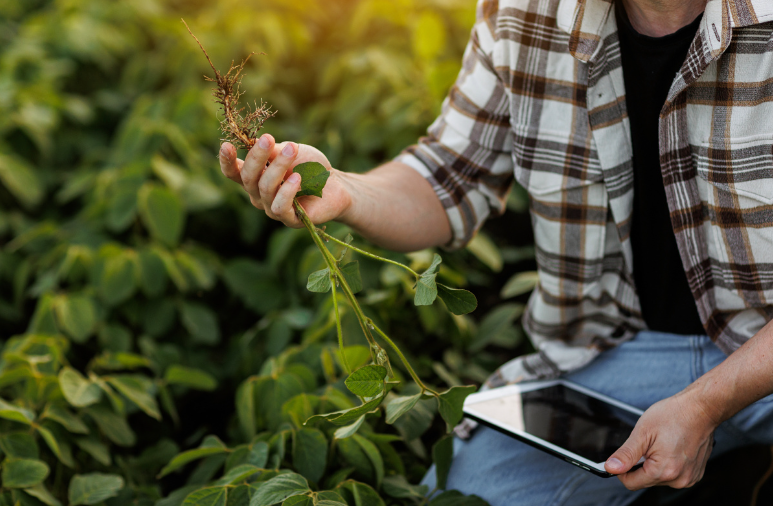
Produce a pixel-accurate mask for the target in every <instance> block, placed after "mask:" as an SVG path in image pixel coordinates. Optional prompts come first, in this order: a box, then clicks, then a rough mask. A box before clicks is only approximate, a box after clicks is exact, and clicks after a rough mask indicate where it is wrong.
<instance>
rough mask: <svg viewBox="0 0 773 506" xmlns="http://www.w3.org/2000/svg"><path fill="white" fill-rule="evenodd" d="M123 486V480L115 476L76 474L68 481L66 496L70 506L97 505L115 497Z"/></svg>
mask: <svg viewBox="0 0 773 506" xmlns="http://www.w3.org/2000/svg"><path fill="white" fill-rule="evenodd" d="M123 485H124V482H123V478H121V477H120V476H118V475H117V474H102V473H90V474H76V475H75V476H73V477H72V480H70V489H69V491H68V493H67V496H68V498H69V500H70V506H76V505H78V504H97V503H100V502H102V501H104V500H105V499H109V498H111V497H115V496H117V495H118V491H119V490H121V489H122V488H123Z"/></svg>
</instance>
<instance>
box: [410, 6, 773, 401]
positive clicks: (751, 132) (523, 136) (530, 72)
mask: <svg viewBox="0 0 773 506" xmlns="http://www.w3.org/2000/svg"><path fill="white" fill-rule="evenodd" d="M631 156H632V155H631V140H630V127H629V120H628V116H627V114H626V102H625V89H624V83H623V72H622V67H621V62H620V47H619V44H618V36H617V26H616V21H615V15H614V8H613V5H612V0H499V1H497V0H479V3H478V11H477V21H476V24H475V26H474V28H473V31H472V36H471V39H470V42H469V45H468V47H467V49H466V52H465V56H464V62H463V67H462V70H461V72H460V74H459V77H458V80H457V81H456V84H455V85H454V87H453V88H452V89H451V91H450V93H449V95H448V97H447V99H446V101H445V102H444V105H443V109H442V113H441V115H440V117H439V118H438V119H437V120H436V121H435V122H434V123H433V125H432V126H431V127H430V128H429V132H428V136H427V137H425V138H422V139H421V140H420V141H419V143H418V144H417V145H416V146H413V147H411V148H409V149H407V150H406V151H405V152H404V153H403V154H402V155H400V157H398V160H400V161H402V162H403V163H406V164H408V165H410V166H411V167H413V168H414V169H415V170H417V171H418V172H419V173H421V174H422V175H423V176H424V177H426V178H427V180H429V182H430V183H431V184H432V186H433V188H434V189H435V191H436V193H437V195H438V197H439V199H440V200H441V202H442V203H443V205H444V207H445V209H446V212H447V214H448V218H449V220H450V223H451V225H452V228H453V240H452V242H451V244H449V245H448V246H449V247H452V248H453V247H461V246H463V245H464V244H465V243H466V242H467V241H469V240H470V239H471V238H472V237H473V236H474V234H475V233H476V231H477V230H478V229H479V228H480V226H481V225H482V223H483V222H484V221H485V219H486V218H487V216H489V215H490V214H499V213H501V212H502V211H503V210H504V202H505V198H506V195H507V192H508V191H509V189H510V186H511V184H512V182H513V180H514V179H515V180H516V181H517V182H518V183H519V184H521V185H522V186H523V187H524V188H525V189H526V190H527V191H528V193H529V197H530V213H531V218H532V224H533V228H534V239H535V243H536V256H537V265H538V270H539V285H538V287H537V288H536V289H535V291H534V293H533V294H532V296H531V299H530V301H529V308H528V310H527V312H526V315H525V316H524V327H525V329H526V331H527V333H528V334H529V336H530V338H531V339H532V341H533V343H534V344H535V347H536V349H537V350H538V352H537V353H535V354H532V355H527V356H524V357H519V358H517V359H514V360H512V361H510V362H508V363H507V364H505V365H504V366H502V367H501V368H500V369H499V370H498V371H497V372H496V373H495V374H494V375H493V376H492V377H491V378H490V380H489V382H488V384H487V386H488V387H495V386H500V385H503V384H507V383H512V382H517V381H521V380H528V379H537V378H548V377H553V376H557V375H559V374H562V373H564V372H567V371H571V370H573V369H577V368H579V367H582V366H584V365H586V364H587V363H588V362H590V361H591V360H592V359H593V358H594V357H596V356H597V355H598V354H599V353H600V352H601V351H602V350H604V349H607V348H610V347H612V346H615V345H616V344H618V343H619V342H621V341H623V340H625V339H629V338H631V337H632V336H633V335H634V334H635V333H636V332H637V331H639V330H642V329H645V328H646V325H645V323H644V321H643V320H642V317H641V313H640V307H639V301H638V298H637V295H636V288H635V286H634V281H633V277H632V265H633V264H632V250H631V241H630V227H631V213H632V204H633V184H632V182H633V168H632V159H631ZM660 162H661V169H662V174H663V182H664V184H665V188H666V194H667V199H668V205H669V209H670V215H671V222H672V225H673V229H674V233H675V234H676V239H677V244H678V247H679V252H680V254H681V258H682V262H683V265H684V269H685V272H686V274H687V278H688V281H689V285H690V288H691V290H692V293H693V296H694V298H695V302H696V304H697V307H698V312H699V314H700V317H701V320H702V323H703V325H704V327H705V329H706V332H707V333H708V335H709V336H711V338H712V339H713V340H714V341H715V342H716V343H717V345H718V346H719V347H720V348H721V349H722V350H723V351H725V352H726V353H731V352H732V351H733V350H735V349H737V348H738V347H739V346H741V345H742V344H743V343H744V342H746V341H747V340H748V339H749V338H750V337H752V336H753V335H754V334H755V333H756V332H757V331H758V330H759V329H760V328H761V327H762V326H763V325H765V324H766V323H767V322H768V321H769V320H770V319H771V318H772V317H773V306H772V305H771V302H773V0H709V1H708V4H707V6H706V10H705V13H704V15H703V19H702V21H701V24H700V28H699V29H698V32H697V35H696V37H695V39H694V41H693V44H692V46H691V47H690V49H689V51H688V54H687V58H686V60H685V62H684V64H683V65H682V68H681V70H680V71H679V73H678V74H677V75H676V77H675V79H674V82H673V84H672V86H671V90H670V92H669V95H668V99H667V101H666V103H665V105H664V106H663V109H662V111H661V114H660Z"/></svg>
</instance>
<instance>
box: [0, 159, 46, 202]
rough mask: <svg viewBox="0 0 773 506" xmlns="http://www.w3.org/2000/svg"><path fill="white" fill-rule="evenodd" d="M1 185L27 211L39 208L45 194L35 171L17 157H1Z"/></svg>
mask: <svg viewBox="0 0 773 506" xmlns="http://www.w3.org/2000/svg"><path fill="white" fill-rule="evenodd" d="M0 184H2V185H3V186H5V187H6V189H8V191H9V192H10V193H11V195H13V196H14V197H16V199H17V200H18V201H19V202H20V203H21V204H22V205H23V206H24V207H26V208H27V209H31V208H33V207H35V206H37V205H38V203H40V200H41V199H42V198H43V195H44V194H45V191H44V186H43V183H42V181H41V179H40V178H39V177H38V175H37V173H36V171H35V169H34V168H33V167H32V166H31V165H29V164H27V162H26V161H25V160H24V159H23V158H19V157H16V156H10V155H0Z"/></svg>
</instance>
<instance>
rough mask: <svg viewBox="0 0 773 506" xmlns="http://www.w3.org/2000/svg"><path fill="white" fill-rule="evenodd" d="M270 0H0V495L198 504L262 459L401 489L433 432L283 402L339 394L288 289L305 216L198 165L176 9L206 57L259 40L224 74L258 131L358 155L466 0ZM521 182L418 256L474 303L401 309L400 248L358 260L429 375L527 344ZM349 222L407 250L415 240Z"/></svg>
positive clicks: (396, 108) (361, 163)
mask: <svg viewBox="0 0 773 506" xmlns="http://www.w3.org/2000/svg"><path fill="white" fill-rule="evenodd" d="M277 3H278V2H268V1H262V0H261V1H251V2H250V1H248V2H245V1H240V2H236V1H235V0H233V1H230V0H229V1H220V2H195V1H185V2H182V1H174V0H163V1H162V0H136V1H132V2H119V3H114V2H102V1H98V0H93V1H90V0H59V1H56V2H54V1H50V0H6V1H5V2H2V3H0V244H1V245H2V250H1V251H0V335H1V336H2V337H3V339H4V344H3V351H2V365H1V366H0V398H2V399H3V404H2V405H0V434H1V435H0V450H2V452H3V457H2V458H3V463H2V470H1V471H0V474H1V475H0V479H1V480H2V487H3V488H2V495H1V496H0V497H2V500H3V501H5V502H9V503H11V502H12V503H13V504H16V503H17V502H21V503H22V504H25V505H26V504H30V505H32V504H39V502H41V501H42V502H43V503H46V504H51V505H53V504H57V501H59V502H62V503H70V504H96V503H101V502H104V501H106V502H108V503H110V504H123V503H129V502H132V503H143V504H151V503H155V502H158V501H160V506H163V505H173V504H179V503H181V502H182V501H183V500H184V499H185V498H186V497H188V496H189V495H190V494H192V493H193V494H198V495H195V496H193V499H191V500H192V501H194V503H201V504H204V503H207V504H220V503H219V501H224V502H227V503H229V504H239V503H240V498H243V497H245V496H244V494H247V496H249V494H250V493H252V492H251V489H250V487H251V486H252V488H253V489H254V488H256V487H255V486H254V485H249V483H251V482H253V481H255V480H261V481H264V482H267V481H268V480H270V479H272V478H274V477H275V476H274V474H276V473H278V472H279V471H278V469H283V470H285V471H282V472H283V473H286V470H292V471H293V472H294V475H297V476H302V477H303V478H302V479H304V480H306V483H307V484H308V485H309V486H310V487H312V488H313V490H314V491H315V492H307V491H306V490H311V489H304V488H303V483H302V482H300V479H299V478H297V477H294V478H291V479H290V482H291V483H292V480H295V483H296V485H297V487H296V488H295V489H294V490H296V491H300V492H299V496H298V498H297V499H292V498H290V499H288V500H290V501H298V502H303V501H306V500H307V499H305V498H306V497H308V500H309V501H312V502H315V501H316V503H320V502H323V501H338V502H340V500H343V501H344V502H346V503H348V504H350V505H354V504H380V502H379V501H384V502H386V503H408V504H412V503H415V502H419V501H420V498H419V494H418V491H417V490H416V489H415V488H413V486H412V485H410V484H415V483H418V481H419V480H420V478H421V476H422V475H423V473H424V472H425V470H426V468H427V466H428V465H429V464H430V462H431V459H432V456H431V454H432V447H433V446H434V445H435V444H436V443H437V441H438V440H439V439H440V438H441V436H442V434H443V433H445V430H446V427H445V426H444V423H443V422H442V421H440V419H435V416H434V412H433V411H434V409H435V408H434V406H433V403H434V401H430V402H427V401H419V404H418V407H417V408H415V409H414V410H413V411H411V413H414V414H413V415H411V416H410V417H404V419H401V420H402V421H401V420H398V422H396V423H395V424H393V425H390V424H386V422H385V420H384V417H383V416H379V415H377V414H374V415H371V416H369V417H367V418H365V420H364V421H363V423H362V425H361V427H360V428H359V431H358V432H357V434H356V435H355V436H352V437H349V438H345V439H337V438H336V437H335V431H336V430H338V428H337V427H335V426H331V425H330V424H329V423H328V422H323V421H319V422H314V423H315V424H318V425H315V424H311V425H307V426H303V424H302V422H303V420H305V419H306V418H308V416H307V415H313V414H319V413H324V412H329V411H335V410H342V409H347V408H349V407H351V406H353V405H354V404H353V403H354V402H355V401H356V399H354V398H353V397H351V396H349V395H348V394H347V393H346V392H347V389H346V387H345V386H344V384H343V379H344V369H343V366H342V360H341V359H342V357H341V355H340V353H338V352H337V351H336V330H335V322H334V321H333V320H331V318H330V314H331V311H330V310H331V302H330V297H329V296H326V295H320V294H313V293H309V292H308V291H307V290H306V284H307V279H308V276H309V275H310V274H311V273H312V272H315V271H318V270H320V269H323V268H324V267H325V266H324V265H323V264H322V263H321V259H320V257H319V255H318V253H317V252H316V251H315V250H314V248H315V246H314V245H313V244H312V242H311V239H310V238H309V237H308V234H306V232H305V231H303V230H300V231H298V230H289V229H284V228H281V227H278V226H276V225H275V224H274V223H271V222H269V221H268V220H265V219H264V217H263V215H262V213H259V212H256V211H255V210H254V209H253V208H252V207H251V206H250V205H249V202H248V201H247V199H246V198H245V195H244V193H243V191H241V190H240V189H238V188H237V187H236V185H233V183H230V182H228V181H224V178H222V176H221V175H220V174H219V171H218V169H217V164H216V160H215V157H214V154H215V153H217V149H218V140H219V139H218V137H219V135H218V132H217V125H216V123H215V121H217V119H218V118H217V116H216V108H215V106H214V104H212V103H211V97H210V95H209V90H208V89H207V87H206V86H203V85H202V82H201V75H202V74H203V73H205V72H206V70H207V68H208V67H207V63H206V61H205V60H204V59H203V58H201V56H200V54H199V53H198V52H197V51H198V48H196V47H195V46H194V45H192V44H191V43H190V38H189V37H188V35H187V33H186V32H185V31H184V27H183V26H182V24H181V23H180V22H179V18H180V17H181V16H184V17H185V18H186V20H187V21H188V22H189V23H191V25H195V26H196V27H197V28H196V33H197V36H199V38H200V39H202V42H203V43H204V44H205V45H206V47H207V49H208V51H209V52H210V55H211V56H212V57H213V60H214V61H215V62H216V63H219V64H224V65H225V64H227V63H228V62H230V61H231V60H232V59H235V58H236V59H239V58H241V57H243V56H246V55H247V54H248V53H249V52H251V51H265V52H266V53H268V55H269V56H268V57H261V58H259V59H257V58H255V59H253V60H251V62H250V64H249V67H248V70H249V71H248V72H246V77H245V80H244V89H245V90H246V91H247V92H248V93H247V95H246V96H245V99H248V100H250V101H252V100H255V101H258V102H259V101H260V98H261V97H265V98H266V99H270V101H271V102H272V104H273V105H274V106H276V108H277V110H279V111H280V115H279V116H278V117H277V118H275V119H273V120H272V121H271V122H270V124H267V131H269V132H271V133H272V134H274V135H275V136H276V137H277V138H278V139H280V140H282V139H292V140H296V141H298V142H305V143H310V144H313V145H315V146H317V147H319V148H320V149H322V151H323V152H325V154H326V155H328V157H329V158H330V160H331V162H332V163H333V165H334V166H336V167H337V168H340V169H343V170H349V171H358V170H364V169H367V168H370V167H372V166H375V165H376V164H378V163H380V162H382V161H384V160H386V159H388V158H390V157H391V156H393V155H395V154H397V153H398V152H399V151H400V149H402V148H403V147H405V146H406V145H408V144H410V143H412V142H414V141H415V140H416V138H418V137H419V136H420V135H421V134H422V132H423V131H424V129H425V128H426V125H427V124H428V123H429V122H430V121H431V120H432V119H434V116H435V115H436V114H437V112H438V110H439V104H440V101H441V100H442V97H443V96H444V94H445V92H446V90H447V88H448V86H449V85H450V83H451V82H452V81H453V78H454V76H455V74H456V72H457V70H458V65H459V60H460V55H461V50H462V49H463V47H464V44H465V42H466V39H467V35H468V30H469V27H470V26H471V23H472V20H473V9H474V5H473V2H469V1H467V0H463V1H458V2H457V1H450V0H445V1H441V0H436V1H429V0H426V1H421V0H411V1H405V0H400V1H395V0H390V1H371V0H361V1H352V0H329V1H325V2H323V1H321V0H299V1H295V2H286V3H284V2H283V3H282V5H277ZM235 13H236V14H235ZM524 206H525V200H524V199H523V198H522V193H520V192H518V191H516V193H515V194H514V198H513V199H512V202H511V208H512V211H510V212H509V213H508V214H507V215H506V216H505V217H504V218H501V219H499V220H493V221H492V222H491V223H490V224H489V225H488V227H487V234H484V235H482V236H480V237H479V238H478V239H476V241H475V242H474V243H473V244H472V245H471V247H470V248H468V249H467V250H465V251H461V252H455V253H453V254H447V253H446V254H444V255H443V256H444V262H443V264H441V266H440V268H439V271H438V279H439V280H440V281H441V282H443V283H446V284H449V285H450V286H464V285H467V287H468V289H471V290H472V291H473V292H474V293H475V294H476V295H477V297H478V299H479V302H480V308H479V309H478V310H477V311H476V312H475V313H474V314H473V315H468V316H452V315H449V314H448V313H447V311H445V309H444V308H442V307H441V306H440V304H439V303H436V304H435V305H431V306H422V307H420V308H418V311H416V309H414V308H413V307H412V305H413V304H412V300H413V297H414V291H413V283H414V280H413V279H412V277H411V276H410V275H409V274H408V273H407V272H405V271H402V270H399V269H398V268H396V267H394V266H383V265H381V264H378V263H376V262H373V261H371V259H368V258H367V257H366V258H360V259H359V261H360V270H361V272H362V284H363V291H362V294H361V301H362V304H363V310H364V311H365V313H366V314H367V316H368V317H369V318H372V319H373V321H374V322H376V323H377V324H378V325H379V327H380V328H383V329H384V330H385V331H387V332H388V333H389V335H390V336H392V337H393V338H394V339H395V340H397V341H398V342H399V343H401V345H402V346H403V350H404V351H405V352H406V355H407V356H408V358H409V360H410V361H411V363H413V364H414V365H415V368H416V371H417V374H419V376H420V377H421V378H426V380H427V381H428V382H429V384H431V385H433V386H437V387H438V388H447V387H449V386H453V385H461V384H476V383H479V382H481V381H483V380H484V379H485V377H486V375H487V374H488V373H489V372H490V371H491V370H493V369H494V368H495V367H496V366H497V365H498V364H500V363H501V362H503V361H504V360H506V359H507V358H510V357H512V356H514V355H516V354H518V353H521V352H524V351H527V348H528V345H527V344H526V343H525V342H524V341H523V338H522V331H521V330H520V328H519V327H518V326H517V324H516V321H517V319H518V317H519V316H520V313H521V312H522V309H523V306H522V302H523V295H518V294H522V293H525V292H528V290H529V289H530V287H531V286H533V282H534V279H533V276H530V275H528V274H526V275H521V276H519V277H518V278H516V279H515V281H513V282H511V283H509V284H508V285H507V287H506V290H507V293H506V295H513V296H518V297H520V298H517V299H515V300H516V301H517V302H510V301H507V302H505V303H500V300H501V299H500V296H499V295H500V294H499V292H500V289H501V288H502V287H503V286H504V285H505V282H506V281H507V280H508V279H509V278H510V275H511V274H515V273H516V270H528V269H529V268H531V265H530V264H529V262H531V260H530V258H531V256H532V251H531V248H530V247H529V245H528V241H529V237H530V234H529V229H528V227H529V225H528V218H527V217H526V216H524V215H523V214H522V213H523V210H524ZM327 232H328V233H330V234H331V235H333V236H335V237H337V238H338V239H341V240H343V239H344V238H345V236H346V235H347V233H348V231H347V230H345V229H344V228H343V227H340V226H337V225H333V226H329V227H328V228H327ZM524 241H525V242H524ZM353 245H355V246H357V247H360V248H363V249H366V250H368V251H372V252H374V253H377V254H379V255H382V256H386V257H388V258H392V259H395V260H398V261H401V262H406V263H408V264H409V266H410V267H411V268H412V269H414V270H415V271H417V272H423V271H424V270H426V269H427V268H429V266H430V264H431V263H432V259H433V252H431V251H423V252H419V253H416V254H412V255H408V256H404V255H395V254H393V253H390V252H383V251H378V250H375V249H373V248H372V247H371V246H369V245H367V244H364V243H360V242H359V241H358V240H357V239H355V241H354V243H353ZM524 261H525V263H524ZM341 309H342V311H343V314H342V325H343V327H344V328H343V331H344V332H345V333H346V335H347V336H353V337H352V338H351V340H348V341H347V343H352V345H351V346H348V348H347V352H346V357H347V359H348V361H349V363H350V365H351V366H352V367H356V366H361V365H363V364H365V362H366V361H367V360H368V349H367V347H366V346H365V344H366V342H365V339H364V336H361V333H360V334H358V332H360V331H359V330H358V327H359V326H358V324H357V321H356V319H355V318H354V316H353V314H352V313H351V312H350V311H347V310H346V309H345V308H344V307H342V308H341ZM14 336H15V337H14ZM320 357H321V358H320ZM393 364H396V362H395V361H393ZM394 370H395V374H396V375H398V376H399V377H405V376H406V375H407V374H406V371H404V370H401V369H400V367H399V366H396V367H395V368H394ZM411 388H412V387H406V388H405V389H403V390H401V391H398V392H395V393H392V392H390V394H389V395H390V396H391V395H398V394H399V395H401V396H409V395H411V394H413V393H415V392H413V391H412V390H411ZM433 420H434V421H433ZM438 448H439V449H438V451H443V448H444V447H443V446H442V445H441V446H440V447H438ZM190 451H193V452H194V453H187V452H190ZM180 452H183V453H180ZM172 463H174V465H172ZM170 465H172V467H171V468H170V467H169V466H170ZM165 466H166V469H165V470H163V471H162V469H164V467H165ZM244 466H248V467H244ZM249 466H253V467H258V468H263V469H269V470H268V471H260V473H259V474H258V473H253V474H249V473H250V471H251V468H249ZM240 467H241V470H240V469H239V468H240ZM240 473H241V474H240ZM272 473H273V474H272ZM159 476H160V478H159ZM224 476H228V479H227V480H226V479H225V477H224ZM19 477H24V478H25V479H26V480H27V481H26V482H25V481H23V480H22V481H19V480H20V478H19ZM284 479H285V478H282V479H281V480H279V481H280V482H282V480H284ZM223 480H225V481H223ZM217 483H219V484H217ZM275 483H276V482H275ZM298 483H300V485H298ZM270 488H271V487H269V489H270ZM213 489H215V490H213ZM226 489H227V490H228V491H229V492H228V494H227V496H226V495H225V494H224V493H223V492H224V491H225V490H226ZM199 490H202V491H201V492H197V491H199ZM321 490H328V491H333V492H334V493H335V494H336V496H333V495H332V493H333V492H331V495H329V496H327V495H320V493H319V491H321ZM218 494H219V495H218ZM315 494H316V495H315ZM358 498H359V499H358ZM363 498H367V499H363ZM270 499H271V498H269V499H268V500H270ZM363 501H365V502H363Z"/></svg>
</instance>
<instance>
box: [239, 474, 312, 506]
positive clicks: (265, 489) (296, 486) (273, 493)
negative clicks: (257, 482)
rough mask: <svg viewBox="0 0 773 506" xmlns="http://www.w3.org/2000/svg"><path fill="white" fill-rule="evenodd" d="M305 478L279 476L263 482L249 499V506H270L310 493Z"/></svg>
mask: <svg viewBox="0 0 773 506" xmlns="http://www.w3.org/2000/svg"><path fill="white" fill-rule="evenodd" d="M310 491H311V489H310V488H309V484H308V482H307V481H306V478H304V477H303V476H301V475H300V474H295V473H288V474H280V475H279V476H275V477H273V478H271V479H270V480H268V481H267V482H265V483H264V484H263V485H261V486H260V488H259V489H258V490H257V491H256V492H255V495H253V496H252V499H250V506H271V505H272V504H276V503H279V502H282V501H284V500H285V499H287V498H288V497H292V496H295V495H303V494H306V493H308V492H310Z"/></svg>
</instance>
